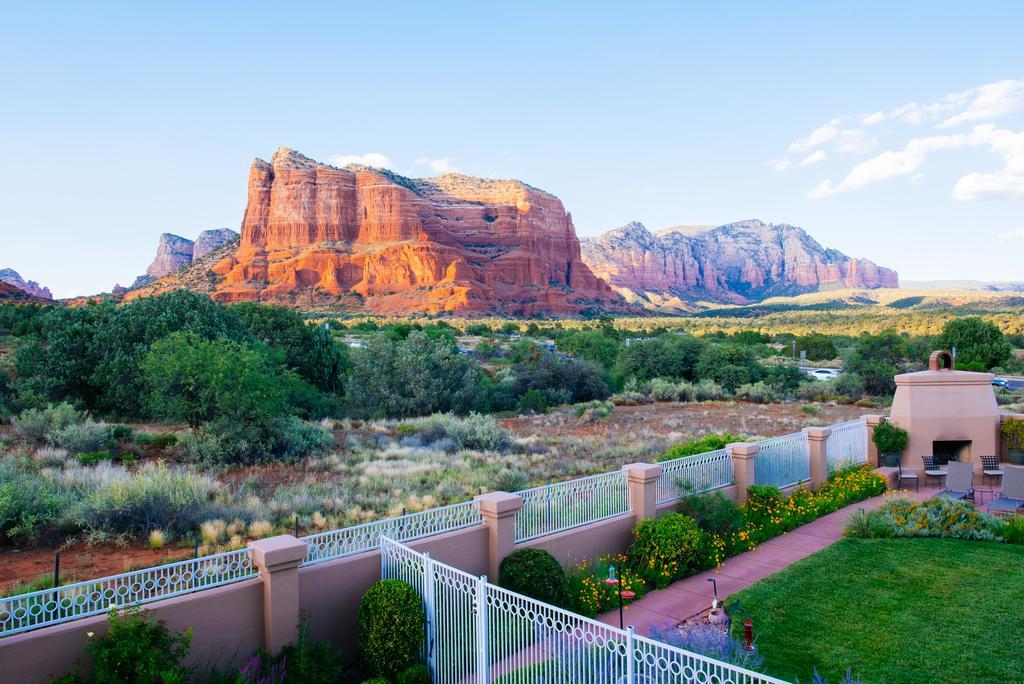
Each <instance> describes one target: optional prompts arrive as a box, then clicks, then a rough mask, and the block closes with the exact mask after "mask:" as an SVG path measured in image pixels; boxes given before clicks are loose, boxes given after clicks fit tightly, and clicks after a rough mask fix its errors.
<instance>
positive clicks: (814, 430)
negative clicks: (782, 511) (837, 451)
mask: <svg viewBox="0 0 1024 684" xmlns="http://www.w3.org/2000/svg"><path fill="white" fill-rule="evenodd" d="M803 431H804V432H806V433H807V451H808V453H809V454H810V457H811V489H813V490H816V489H818V488H819V487H821V485H823V484H825V480H827V479H828V438H829V435H831V434H832V429H831V428H826V427H805V428H804V430H803Z"/></svg>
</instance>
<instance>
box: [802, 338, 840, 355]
mask: <svg viewBox="0 0 1024 684" xmlns="http://www.w3.org/2000/svg"><path fill="white" fill-rule="evenodd" d="M796 349H797V351H798V352H800V351H802V352H807V359H808V360H810V361H829V360H831V359H834V358H837V357H838V356H839V352H838V350H837V349H836V345H835V342H833V341H832V338H831V337H829V336H828V335H822V334H820V333H811V334H810V335H804V336H802V337H798V338H796Z"/></svg>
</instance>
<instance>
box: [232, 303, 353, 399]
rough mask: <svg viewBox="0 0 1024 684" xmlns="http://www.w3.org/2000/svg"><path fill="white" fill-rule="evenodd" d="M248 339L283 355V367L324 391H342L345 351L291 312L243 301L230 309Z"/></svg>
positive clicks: (345, 365) (328, 334)
mask: <svg viewBox="0 0 1024 684" xmlns="http://www.w3.org/2000/svg"><path fill="white" fill-rule="evenodd" d="M230 310H231V312H232V313H234V314H236V315H237V316H238V317H239V319H240V320H241V322H242V325H244V326H245V327H246V329H248V331H249V332H250V333H251V334H252V336H253V337H254V338H255V339H257V340H259V341H260V342H263V343H264V344H266V345H267V346H268V347H271V348H274V349H280V350H282V351H283V352H284V362H285V364H286V365H287V366H288V367H289V368H291V369H292V370H294V371H295V372H296V373H298V374H299V375H301V376H302V377H304V378H305V379H306V380H308V381H309V382H311V383H312V384H313V385H314V386H316V387H318V388H320V389H322V390H324V391H325V392H335V393H339V392H341V390H342V387H343V384H344V380H345V371H346V370H347V368H348V353H347V348H346V347H344V346H342V345H339V344H337V343H336V342H335V341H334V339H333V338H332V337H331V334H330V332H328V331H327V330H326V329H324V327H323V326H320V325H316V326H312V325H308V324H307V323H306V322H305V321H303V320H302V316H300V315H299V314H298V312H296V311H294V310H293V309H288V308H285V307H283V306H265V305H262V304H255V303H252V302H246V303H243V304H236V305H234V306H232V307H231V308H230Z"/></svg>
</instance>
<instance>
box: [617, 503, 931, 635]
mask: <svg viewBox="0 0 1024 684" xmlns="http://www.w3.org/2000/svg"><path fill="white" fill-rule="evenodd" d="M938 491H939V489H938V488H934V487H928V488H924V487H922V489H921V491H920V492H910V496H911V498H914V499H918V500H924V499H927V498H928V497H930V496H933V495H934V494H935V493H937V492H938ZM884 501H885V499H884V497H881V496H876V497H874V498H872V499H868V500H867V501H861V502H860V503H856V504H853V505H850V506H847V507H846V508H842V509H840V510H838V511H836V512H835V513H830V514H828V515H826V516H824V517H821V518H818V519H817V520H815V521H814V522H811V523H807V524H806V525H803V526H801V527H798V528H796V529H795V530H793V531H792V532H787V533H786V534H783V535H782V536H779V537H776V538H774V539H771V540H769V541H767V542H765V543H764V544H761V545H760V546H758V547H757V548H756V549H754V550H753V551H747V552H746V553H741V554H740V555H738V556H733V557H732V558H730V559H728V560H726V561H725V563H723V564H722V566H721V567H720V568H716V569H714V570H707V571H705V572H702V573H700V574H699V575H694V576H693V577H687V578H686V579H683V580H679V581H678V582H675V583H673V584H672V585H671V586H669V587H667V588H665V589H660V590H657V591H651V592H649V593H648V594H647V595H645V596H644V597H643V598H642V599H639V600H637V601H634V602H633V603H632V604H630V605H629V606H627V607H626V612H625V624H626V626H629V625H633V627H635V628H636V631H637V633H638V634H642V635H644V636H647V635H649V634H650V631H651V626H652V625H663V624H678V623H680V622H682V621H683V620H685V619H687V618H689V617H692V616H693V615H696V614H697V613H699V612H700V611H702V610H705V609H707V608H710V607H711V598H712V594H711V583H710V582H708V579H709V578H712V577H713V578H714V579H715V582H716V583H717V584H718V596H719V598H720V599H722V600H724V599H725V598H726V597H727V596H729V595H730V594H734V593H736V592H737V591H739V590H740V589H743V588H744V587H746V586H748V585H750V584H753V583H754V582H757V581H758V580H761V579H764V578H765V577H767V576H768V575H771V574H772V573H774V572H776V571H778V570H781V569H782V568H784V567H786V566H787V565H790V564H791V563H795V562H796V561H798V560H800V559H801V558H806V557H807V556H809V555H811V554H812V553H814V552H815V551H820V550H821V549H823V548H825V547H826V546H830V545H832V544H833V543H835V542H837V541H839V540H840V539H842V537H843V528H844V527H845V526H846V521H847V520H849V518H850V516H851V515H853V513H854V512H855V511H857V509H860V508H864V509H867V510H871V509H873V508H878V507H879V506H881V505H882V504H883V503H884ZM597 619H598V620H600V621H601V622H604V623H606V624H609V625H614V626H616V627H618V626H619V612H618V611H614V612H611V613H605V614H604V615H600V616H598V618H597Z"/></svg>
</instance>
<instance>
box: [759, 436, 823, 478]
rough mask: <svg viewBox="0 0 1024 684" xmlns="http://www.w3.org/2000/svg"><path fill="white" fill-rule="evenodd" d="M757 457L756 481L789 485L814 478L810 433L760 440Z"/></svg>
mask: <svg viewBox="0 0 1024 684" xmlns="http://www.w3.org/2000/svg"><path fill="white" fill-rule="evenodd" d="M758 445H759V447H760V448H759V449H758V451H757V455H756V456H755V457H754V482H755V483H757V484H759V485H774V486H776V487H779V488H782V487H789V486H791V485H795V484H800V483H801V482H806V481H808V480H810V479H811V452H810V449H809V448H808V444H807V433H806V432H796V433H794V434H791V435H783V436H781V437H772V438H771V439H766V440H764V441H762V442H758Z"/></svg>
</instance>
